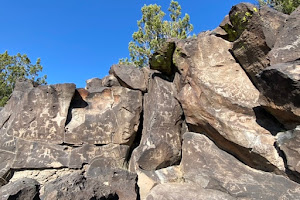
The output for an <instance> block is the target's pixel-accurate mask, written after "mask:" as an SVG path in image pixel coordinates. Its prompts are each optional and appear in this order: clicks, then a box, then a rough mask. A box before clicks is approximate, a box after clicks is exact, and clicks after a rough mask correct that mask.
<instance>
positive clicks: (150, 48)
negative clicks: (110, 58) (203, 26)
mask: <svg viewBox="0 0 300 200" xmlns="http://www.w3.org/2000/svg"><path fill="white" fill-rule="evenodd" d="M168 11H169V12H170V20H169V21H167V20H164V17H165V15H166V14H165V13H164V12H163V11H162V10H161V6H158V5H157V4H154V5H152V4H151V5H144V6H143V7H142V19H141V20H139V21H138V22H137V25H138V31H136V32H134V33H133V35H132V38H133V41H131V42H130V43H129V54H130V61H129V59H128V58H125V59H120V61H119V63H121V64H129V63H133V64H135V65H136V66H138V67H145V66H147V65H148V61H149V57H150V55H151V54H152V53H153V52H154V51H156V50H157V49H158V48H159V47H160V46H161V45H162V43H163V42H164V41H166V39H168V38H173V37H175V38H180V39H185V38H187V37H188V35H189V33H190V32H191V31H192V30H193V25H192V24H190V16H189V15H188V14H185V16H184V17H183V18H182V17H181V6H180V5H179V3H178V2H177V1H173V0H172V1H171V3H170V7H169V9H168Z"/></svg>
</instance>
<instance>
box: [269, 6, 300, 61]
mask: <svg viewBox="0 0 300 200" xmlns="http://www.w3.org/2000/svg"><path fill="white" fill-rule="evenodd" d="M299 24H300V9H299V7H298V9H296V10H295V11H294V12H293V13H292V14H291V15H289V17H288V19H287V21H286V23H285V25H284V27H283V29H282V30H281V32H280V33H279V35H278V38H277V40H276V43H275V45H274V48H273V49H272V50H271V51H270V53H269V54H268V56H269V58H270V62H271V65H274V64H278V63H283V62H290V61H295V60H298V59H299V58H300V26H299Z"/></svg>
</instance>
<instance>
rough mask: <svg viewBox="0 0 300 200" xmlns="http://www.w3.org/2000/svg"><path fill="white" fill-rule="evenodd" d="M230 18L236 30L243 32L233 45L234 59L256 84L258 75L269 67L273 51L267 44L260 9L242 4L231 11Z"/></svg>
mask: <svg viewBox="0 0 300 200" xmlns="http://www.w3.org/2000/svg"><path fill="white" fill-rule="evenodd" d="M229 16H230V20H231V21H232V22H235V23H233V24H234V28H236V29H240V32H241V35H240V36H239V38H238V39H237V40H236V41H235V42H234V43H233V48H232V51H233V54H234V57H235V58H236V59H237V60H238V62H239V64H240V65H241V66H242V67H243V69H244V70H245V71H246V72H247V74H248V75H249V76H250V77H251V80H252V82H253V83H254V84H256V82H257V80H256V77H255V76H256V74H258V73H260V72H261V71H262V70H263V69H264V68H266V67H267V66H268V65H269V60H268V59H267V54H268V52H269V51H270V50H271V49H270V48H269V46H268V45H267V43H266V36H265V35H264V31H263V22H262V20H261V16H260V15H259V13H258V8H256V7H253V5H252V4H248V3H241V4H238V5H236V6H234V7H233V8H232V9H231V10H230V15H229ZM236 26H239V27H236ZM243 29H244V30H243Z"/></svg>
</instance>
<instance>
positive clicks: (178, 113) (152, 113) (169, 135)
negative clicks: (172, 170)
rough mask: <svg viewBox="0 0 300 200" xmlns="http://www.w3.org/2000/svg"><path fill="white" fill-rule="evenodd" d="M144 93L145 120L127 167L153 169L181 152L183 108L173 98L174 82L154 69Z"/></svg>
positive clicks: (167, 163) (176, 156)
mask: <svg viewBox="0 0 300 200" xmlns="http://www.w3.org/2000/svg"><path fill="white" fill-rule="evenodd" d="M152 77H153V78H152V79H151V80H150V83H149V88H148V93H146V94H145V96H144V118H143V119H144V123H143V132H142V138H141V141H140V144H139V146H138V147H137V148H136V149H135V150H134V151H133V153H132V156H131V160H130V166H129V168H130V170H132V171H135V170H136V169H139V168H141V169H144V170H155V169H160V168H163V167H167V166H170V165H173V164H175V163H178V161H179V160H180V155H181V135H180V130H181V124H182V114H183V113H182V109H181V107H180V104H179V102H178V101H177V100H176V99H175V96H176V95H177V88H176V84H174V83H173V82H172V81H170V80H167V79H166V77H164V76H162V75H160V74H156V73H154V74H153V75H152Z"/></svg>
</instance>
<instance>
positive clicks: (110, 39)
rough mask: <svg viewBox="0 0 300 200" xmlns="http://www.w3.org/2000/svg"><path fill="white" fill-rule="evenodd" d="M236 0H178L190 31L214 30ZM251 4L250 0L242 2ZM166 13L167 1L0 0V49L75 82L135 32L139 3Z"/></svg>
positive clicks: (103, 70)
mask: <svg viewBox="0 0 300 200" xmlns="http://www.w3.org/2000/svg"><path fill="white" fill-rule="evenodd" d="M240 2H242V1H238V0H203V1H202V0H179V3H180V5H181V7H182V12H183V14H184V13H188V14H189V15H190V17H191V23H192V24H193V25H194V31H193V33H195V34H198V33H200V32H201V31H204V30H211V29H214V28H215V27H217V26H218V25H219V23H220V22H221V21H222V19H223V18H224V16H225V15H226V14H228V12H229V10H230V8H231V7H232V6H233V5H235V4H237V3H240ZM247 2H252V3H255V0H247ZM153 3H157V4H159V5H161V6H162V9H163V10H164V11H165V12H166V11H167V8H168V5H169V3H170V1H169V0H160V1H159V0H156V1H155V0H127V1H125V0H114V1H105V0H28V1H24V0H6V1H5V0H2V1H1V4H0V19H1V29H0V53H3V52H4V51H5V50H8V52H9V54H11V55H13V54H16V53H18V52H20V53H22V54H24V53H25V54H27V55H28V57H29V58H30V59H31V61H32V62H35V61H36V59H37V58H41V60H42V65H43V67H44V70H43V74H47V75H48V79H47V81H48V83H49V84H55V83H75V84H76V85H77V87H85V81H86V80H87V79H90V78H93V77H99V78H102V77H104V76H106V75H107V74H108V71H109V68H110V66H111V65H112V64H115V63H117V62H118V60H119V58H123V57H128V54H129V53H128V43H129V41H131V36H132V33H133V32H134V31H136V30H137V25H136V22H137V20H139V19H140V18H141V7H142V6H143V5H144V4H153Z"/></svg>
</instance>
